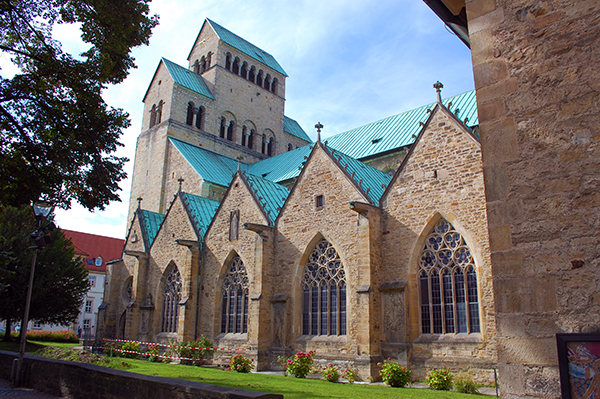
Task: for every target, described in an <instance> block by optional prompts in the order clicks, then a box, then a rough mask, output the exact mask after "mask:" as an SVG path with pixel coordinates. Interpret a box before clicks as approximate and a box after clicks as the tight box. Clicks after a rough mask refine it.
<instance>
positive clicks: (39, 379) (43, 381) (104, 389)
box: [0, 351, 283, 399]
mask: <svg viewBox="0 0 600 399" xmlns="http://www.w3.org/2000/svg"><path fill="white" fill-rule="evenodd" d="M16 357H17V354H16V353H12V352H4V351H0V377H1V378H4V379H7V380H9V379H10V370H11V365H12V362H13V359H14V358H16ZM23 373H24V376H23V385H24V386H26V387H28V388H34V389H37V390H38V391H42V392H47V393H49V394H52V395H56V396H59V397H63V398H74V399H78V398H85V399H121V398H130V399H138V398H139V399H147V398H153V399H171V398H180V399H192V398H204V399H228V398H231V399H242V398H248V399H250V398H255V399H279V398H283V395H279V394H274V393H265V392H257V391H245V390H242V389H235V388H226V387H220V386H216V385H208V384H202V383H199V382H192V381H184V380H179V379H176V378H166V377H151V376H146V375H141V374H136V373H131V372H128V371H122V370H113V369H109V368H107V367H100V366H94V365H91V364H83V363H74V362H65V361H62V360H54V359H46V358H42V357H37V356H25V359H24V363H23Z"/></svg>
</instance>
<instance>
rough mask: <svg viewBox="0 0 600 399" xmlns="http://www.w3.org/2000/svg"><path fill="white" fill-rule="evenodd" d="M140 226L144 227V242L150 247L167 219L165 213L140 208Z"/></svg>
mask: <svg viewBox="0 0 600 399" xmlns="http://www.w3.org/2000/svg"><path fill="white" fill-rule="evenodd" d="M138 212H139V213H138V215H139V221H140V226H141V227H142V235H143V236H144V244H145V245H146V248H150V247H151V246H152V243H153V242H154V239H155V238H156V234H158V230H159V229H160V226H161V225H162V223H163V221H164V220H165V215H163V214H162V213H156V212H152V211H146V210H144V209H138Z"/></svg>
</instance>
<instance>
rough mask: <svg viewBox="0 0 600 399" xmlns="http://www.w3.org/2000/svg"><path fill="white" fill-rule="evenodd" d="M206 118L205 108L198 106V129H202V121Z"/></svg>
mask: <svg viewBox="0 0 600 399" xmlns="http://www.w3.org/2000/svg"><path fill="white" fill-rule="evenodd" d="M205 120H206V108H204V107H200V108H198V114H197V115H196V127H197V128H198V129H200V130H204V122H205Z"/></svg>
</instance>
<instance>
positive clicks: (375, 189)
mask: <svg viewBox="0 0 600 399" xmlns="http://www.w3.org/2000/svg"><path fill="white" fill-rule="evenodd" d="M327 149H328V150H329V151H330V152H331V154H332V156H333V158H335V160H336V161H337V163H338V165H339V166H340V167H341V168H342V169H343V170H345V171H346V173H347V174H348V175H350V177H351V178H352V179H353V180H354V181H355V182H356V183H357V184H358V185H359V186H360V188H361V189H362V190H363V192H364V193H365V194H366V195H367V197H369V199H370V200H371V201H372V202H373V204H376V205H378V204H379V199H380V198H381V196H382V195H383V193H384V191H385V189H386V187H387V185H388V184H389V183H390V181H391V180H392V176H390V175H388V174H386V173H383V172H382V171H380V170H379V169H375V168H374V167H372V166H369V165H366V164H364V163H362V162H360V161H358V160H356V159H354V158H352V157H349V156H348V155H346V154H343V153H341V152H339V151H335V150H332V149H331V148H327Z"/></svg>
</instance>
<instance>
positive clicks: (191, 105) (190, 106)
mask: <svg viewBox="0 0 600 399" xmlns="http://www.w3.org/2000/svg"><path fill="white" fill-rule="evenodd" d="M185 123H187V124H188V125H190V126H192V125H193V124H194V103H193V102H191V101H190V102H189V103H188V106H187V118H186V120H185Z"/></svg>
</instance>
